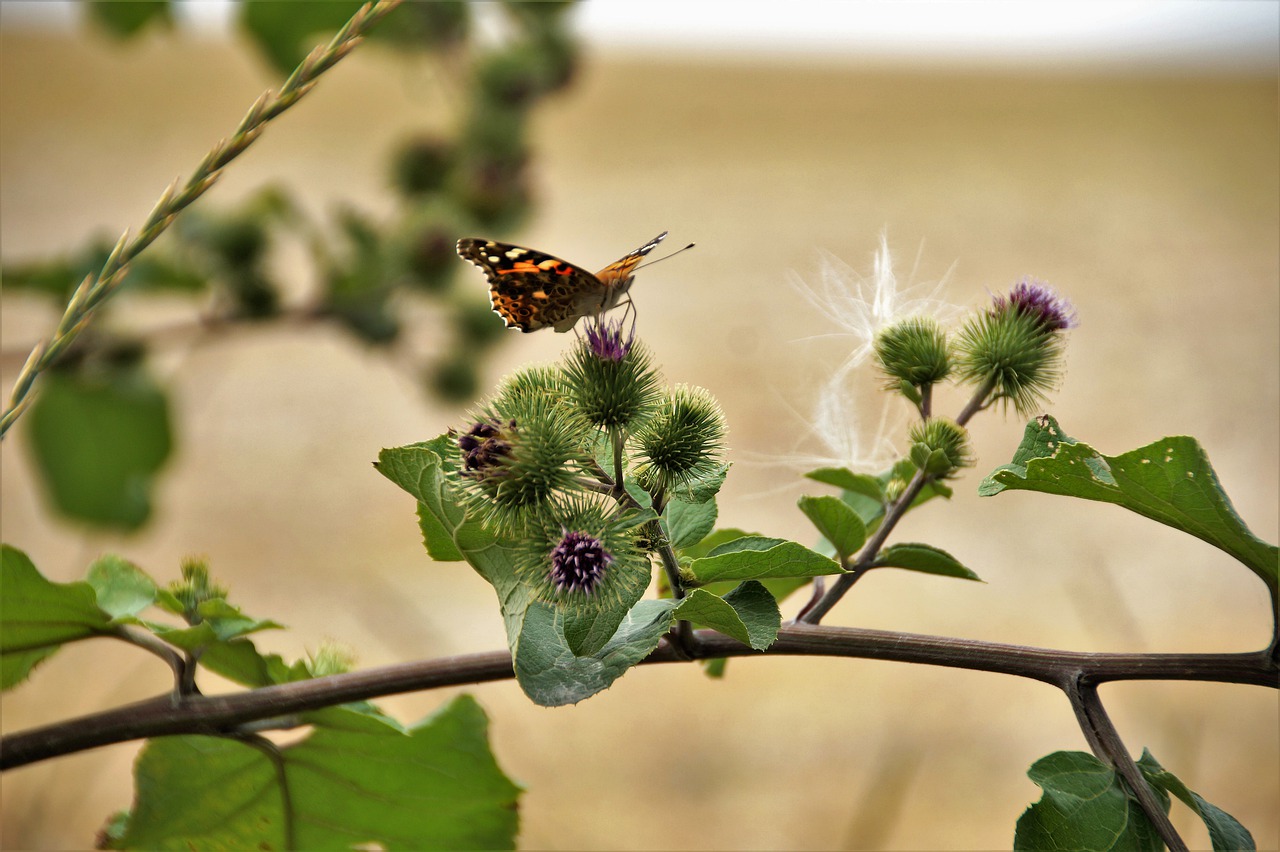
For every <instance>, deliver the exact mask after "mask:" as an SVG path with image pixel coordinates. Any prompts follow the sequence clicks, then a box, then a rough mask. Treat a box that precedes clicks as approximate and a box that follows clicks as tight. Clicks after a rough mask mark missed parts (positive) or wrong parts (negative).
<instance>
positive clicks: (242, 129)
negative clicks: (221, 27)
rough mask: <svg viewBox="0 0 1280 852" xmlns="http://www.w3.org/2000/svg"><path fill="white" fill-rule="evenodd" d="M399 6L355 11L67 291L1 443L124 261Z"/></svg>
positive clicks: (24, 377) (21, 377)
mask: <svg viewBox="0 0 1280 852" xmlns="http://www.w3.org/2000/svg"><path fill="white" fill-rule="evenodd" d="M400 2H401V0H378V2H377V3H376V4H368V3H366V4H365V5H364V6H362V7H360V9H359V10H357V11H356V13H355V14H354V15H352V16H351V19H350V20H348V21H347V23H346V24H345V25H343V27H342V29H341V30H339V31H338V33H337V34H336V35H335V36H334V37H333V39H332V40H331V41H330V42H329V44H328V45H325V46H322V47H317V48H316V49H315V50H313V51H311V53H310V54H309V55H308V56H307V58H306V59H304V60H302V64H301V65H299V66H298V67H297V68H295V69H294V71H293V73H292V74H290V75H289V79H288V80H286V81H285V83H284V85H283V86H281V88H280V91H279V93H278V94H276V93H272V92H270V91H268V92H264V93H263V94H262V96H261V97H259V98H258V100H257V101H256V102H254V104H253V106H252V107H250V108H249V112H248V113H247V114H246V115H245V117H244V118H243V119H242V120H241V121H240V125H239V126H238V127H237V128H236V130H235V132H234V133H233V134H232V135H231V138H230V139H225V140H222V141H220V142H219V143H218V144H217V145H214V146H213V149H212V150H210V151H209V153H207V154H205V157H204V159H203V160H201V161H200V165H198V166H197V167H196V170H195V171H194V172H193V173H192V175H191V177H189V178H187V182H186V183H185V184H183V185H182V188H181V189H179V188H178V184H177V181H175V182H174V183H172V184H170V185H169V187H168V188H167V189H165V191H164V192H163V193H162V194H161V195H160V200H159V201H157V202H156V204H155V207H153V208H152V210H151V214H150V215H149V216H147V218H146V221H144V222H143V224H142V228H141V229H140V230H139V231H138V235H137V236H136V237H134V238H133V239H132V240H131V239H129V232H128V231H127V230H126V231H125V232H124V234H123V235H122V236H121V237H120V239H119V240H118V241H117V242H116V245H115V248H114V249H112V251H111V255H110V256H109V257H108V258H107V261H106V263H104V264H103V266H102V269H101V270H100V271H99V272H98V273H97V274H96V275H94V274H90V275H88V276H86V277H85V279H84V280H83V281H81V282H80V286H79V287H77V288H76V290H75V292H74V293H72V295H71V299H70V300H69V301H68V302H67V307H66V310H65V311H64V312H63V314H62V319H61V320H60V321H59V322H58V326H57V328H56V329H55V330H54V332H53V334H52V335H50V336H49V337H48V338H47V339H45V340H43V341H41V342H39V343H37V344H36V345H35V347H34V348H33V349H32V350H31V355H30V356H28V358H27V360H26V363H25V364H24V365H23V367H22V370H21V371H20V372H19V373H18V378H17V380H16V381H15V382H14V385H13V391H12V393H11V394H10V397H9V406H8V408H6V409H5V411H4V413H3V414H0V439H2V438H3V437H4V435H5V434H6V433H7V432H8V431H9V428H10V427H11V426H13V424H14V423H15V422H16V421H17V419H18V418H19V417H20V416H22V413H23V412H24V411H25V410H26V409H27V407H28V406H29V405H30V404H31V400H32V396H31V390H32V388H33V386H34V385H35V381H36V377H37V376H39V375H40V373H41V372H43V371H44V370H46V369H48V368H49V367H50V366H51V365H52V364H53V363H54V362H55V361H57V359H58V356H60V355H61V354H62V353H63V352H65V351H66V349H67V347H68V346H70V345H71V343H72V341H74V340H75V338H76V336H77V335H78V334H79V333H80V332H81V331H83V330H84V328H85V327H86V326H87V325H88V324H89V321H90V320H91V319H93V317H94V313H95V311H96V310H97V308H98V307H99V306H101V305H102V303H103V302H105V301H106V300H107V299H109V298H110V297H111V296H112V295H114V294H115V293H116V292H117V291H118V290H119V289H120V285H121V284H122V283H123V282H124V278H125V275H127V274H128V271H129V262H130V261H132V260H133V259H134V258H136V257H137V256H138V255H139V254H141V253H142V252H143V250H144V249H146V247H147V246H149V245H151V243H152V242H153V241H154V240H155V239H156V237H158V236H160V235H161V234H162V233H164V231H165V229H167V228H168V227H169V225H171V224H172V223H173V220H174V219H175V218H176V217H177V215H178V214H179V213H181V212H182V211H183V210H184V209H186V207H187V206H188V205H190V204H191V203H192V202H193V201H195V200H196V199H197V198H199V197H200V196H201V195H204V193H205V192H206V191H208V189H209V187H211V186H213V185H214V183H216V182H217V180H218V178H220V177H221V176H222V170H223V169H224V168H225V167H226V166H227V165H228V164H229V163H230V162H231V161H232V160H234V159H235V158H236V157H238V156H240V155H241V154H243V153H244V152H245V151H246V150H248V148H249V146H250V145H252V144H253V143H254V141H256V140H257V138H258V137H259V136H260V135H261V134H262V131H263V130H264V129H265V128H266V124H267V123H268V122H269V121H271V120H272V119H274V118H276V117H277V116H279V115H280V114H281V113H283V112H284V111H285V110H287V109H288V108H289V107H291V106H293V105H294V104H295V103H297V102H298V101H299V100H301V98H302V97H303V96H304V95H305V94H306V93H307V92H309V91H311V89H312V87H314V86H315V83H316V81H317V79H318V78H319V77H320V75H321V74H323V73H324V72H325V71H328V70H329V69H330V68H332V67H333V66H334V65H336V64H337V63H338V62H339V61H340V60H341V59H342V58H343V57H344V56H346V55H347V54H348V53H350V52H351V51H352V50H354V49H355V48H356V46H357V45H358V44H359V43H360V42H361V41H362V40H363V34H364V33H365V31H366V30H368V29H369V28H370V27H371V26H373V24H375V23H377V22H378V21H379V20H381V19H382V18H383V17H385V16H386V14H387V13H388V12H390V11H391V10H392V9H394V8H395V7H396V6H398V5H399V4H400Z"/></svg>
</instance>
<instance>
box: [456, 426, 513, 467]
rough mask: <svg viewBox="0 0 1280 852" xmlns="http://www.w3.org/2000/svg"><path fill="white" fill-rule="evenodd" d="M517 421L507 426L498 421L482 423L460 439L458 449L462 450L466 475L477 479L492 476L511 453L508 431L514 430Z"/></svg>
mask: <svg viewBox="0 0 1280 852" xmlns="http://www.w3.org/2000/svg"><path fill="white" fill-rule="evenodd" d="M515 427H516V421H514V420H512V421H509V422H508V423H507V424H506V425H505V426H503V425H502V424H499V423H498V422H496V421H489V422H481V423H477V424H475V425H474V426H472V427H471V428H470V429H469V430H467V433H466V434H465V435H463V436H462V437H460V438H458V449H460V450H462V467H463V473H464V474H470V475H472V476H475V477H477V478H484V477H485V476H489V475H492V474H493V473H494V468H496V467H497V466H498V464H499V463H500V462H501V461H502V459H503V458H505V457H506V456H507V455H509V454H510V453H511V444H510V442H508V441H506V440H504V438H506V437H507V435H506V434H505V432H506V430H514V429H515Z"/></svg>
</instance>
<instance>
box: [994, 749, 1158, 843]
mask: <svg viewBox="0 0 1280 852" xmlns="http://www.w3.org/2000/svg"><path fill="white" fill-rule="evenodd" d="M1027 775H1029V776H1030V778H1031V780H1032V781H1034V782H1035V783H1036V784H1038V785H1039V786H1040V787H1041V788H1043V789H1044V795H1043V796H1042V797H1041V798H1040V801H1039V802H1036V803H1035V804H1034V805H1032V806H1031V807H1029V808H1027V810H1026V811H1025V812H1024V813H1023V814H1022V816H1021V817H1019V819H1018V825H1017V829H1016V830H1015V832H1014V837H1013V848H1014V849H1017V850H1021V849H1027V850H1043V849H1076V850H1099V851H1100V850H1112V849H1114V850H1142V852H1146V850H1150V852H1160V850H1163V849H1164V845H1163V844H1162V843H1161V841H1160V837H1159V835H1157V834H1156V831H1155V829H1154V828H1152V826H1151V823H1150V821H1149V820H1148V819H1147V817H1146V815H1145V814H1143V812H1142V809H1141V808H1140V807H1139V806H1138V804H1137V802H1135V801H1133V800H1131V799H1130V798H1129V796H1128V795H1127V794H1126V793H1125V791H1124V788H1123V786H1121V783H1120V779H1119V777H1118V776H1117V775H1116V773H1115V771H1114V770H1113V769H1112V768H1111V767H1109V766H1107V765H1106V764H1104V763H1102V762H1101V761H1100V760H1098V759H1097V758H1096V757H1094V756H1093V755H1091V754H1085V753H1084V752H1078V751H1059V752H1054V753H1053V754H1050V755H1048V756H1047V757H1042V758H1040V759H1039V760H1037V761H1036V762H1035V763H1034V764H1032V766H1031V769H1030V770H1028V772H1027ZM1157 795H1158V796H1160V797H1161V799H1162V803H1163V805H1164V807H1165V810H1166V811H1167V810H1168V808H1169V799H1168V796H1165V795H1164V793H1163V792H1160V791H1157Z"/></svg>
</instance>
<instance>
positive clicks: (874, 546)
mask: <svg viewBox="0 0 1280 852" xmlns="http://www.w3.org/2000/svg"><path fill="white" fill-rule="evenodd" d="M928 479H929V478H928V477H927V476H926V475H925V473H924V471H922V470H917V471H916V475H915V476H913V477H911V482H909V483H908V484H907V487H906V489H904V490H903V492H902V494H901V495H900V496H899V497H898V499H897V500H894V501H893V502H892V503H890V504H889V508H888V510H886V511H885V513H884V520H882V521H881V522H880V526H879V527H878V528H877V529H876V531H875V534H873V535H872V536H871V538H870V539H868V540H867V543H866V545H865V546H863V548H862V552H861V553H859V554H858V558H857V560H856V561H855V562H854V563H853V565H851V566H850V568H849V571H850V573H848V574H841V575H839V576H838V577H837V578H836V581H835V582H834V583H832V584H831V588H830V589H829V590H827V592H826V594H824V595H823V596H822V597H821V598H819V599H818V601H817V602H816V603H814V604H813V605H812V606H811V607H806V608H805V611H803V612H801V613H800V615H799V616H797V618H796V620H797V621H802V622H805V623H807V624H818V623H819V622H820V621H822V617H823V616H824V615H826V614H827V613H828V612H830V611H831V608H832V607H834V606H835V605H836V604H837V603H839V602H840V599H841V598H842V597H844V596H845V593H846V592H848V591H849V590H850V589H851V588H853V584H854V583H856V582H858V580H859V578H861V577H862V575H863V574H865V573H866V572H867V570H868V569H870V567H871V563H873V562H874V561H875V558H876V557H877V556H879V555H880V548H881V547H883V546H884V543H885V541H886V540H887V539H888V538H889V534H890V533H891V532H893V528H894V527H895V526H897V525H898V521H900V520H902V516H903V515H905V514H906V512H907V509H908V507H910V506H911V504H912V503H913V502H915V499H916V497H918V496H919V495H920V491H921V489H923V488H924V486H925V483H926V482H927V481H928Z"/></svg>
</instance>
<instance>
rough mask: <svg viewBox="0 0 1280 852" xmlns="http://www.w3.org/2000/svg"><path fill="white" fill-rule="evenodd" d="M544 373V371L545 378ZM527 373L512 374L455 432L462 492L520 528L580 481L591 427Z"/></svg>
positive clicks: (487, 516) (472, 503)
mask: <svg viewBox="0 0 1280 852" xmlns="http://www.w3.org/2000/svg"><path fill="white" fill-rule="evenodd" d="M543 378H545V376H544V377H543ZM539 381H541V379H540V378H538V377H536V376H534V375H532V374H530V375H525V376H524V377H523V378H517V379H516V380H515V381H509V382H508V383H507V384H505V385H504V387H503V389H502V391H501V392H500V393H499V394H498V395H497V396H496V397H495V398H494V399H493V400H492V401H491V402H490V403H489V404H488V405H487V406H485V407H484V408H482V409H481V410H480V411H478V412H475V413H474V415H473V422H472V425H471V426H470V427H469V428H468V429H467V430H466V432H464V433H462V434H461V435H459V436H458V438H457V440H458V449H459V450H460V451H461V453H462V469H461V471H460V472H459V476H460V478H461V480H462V486H463V494H464V499H465V500H466V502H467V506H468V509H470V510H474V511H476V512H477V514H478V515H479V517H481V518H482V519H483V520H484V521H485V522H486V523H488V524H491V525H492V526H494V527H495V528H496V529H497V530H498V531H499V532H502V533H507V534H518V533H519V532H520V531H521V530H522V529H524V528H525V527H526V526H528V525H529V524H530V523H532V522H534V521H536V520H537V517H538V516H539V515H541V514H542V513H544V512H546V511H549V510H550V509H551V508H552V504H553V502H554V500H555V499H556V497H557V495H561V494H565V493H572V492H574V491H576V490H577V489H578V488H579V485H578V478H577V477H578V474H579V473H580V471H581V470H582V466H583V464H585V463H586V462H587V460H588V459H589V453H588V447H589V445H590V440H591V437H592V435H591V430H590V427H589V426H588V425H587V424H586V423H584V422H583V420H582V418H580V417H579V416H577V414H576V413H575V412H574V411H573V410H572V409H571V408H569V407H568V406H567V405H565V404H564V403H563V402H562V401H561V400H560V399H558V398H557V397H555V396H553V395H552V394H550V393H546V392H539V391H537V390H536V385H537V382H539Z"/></svg>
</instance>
